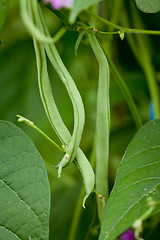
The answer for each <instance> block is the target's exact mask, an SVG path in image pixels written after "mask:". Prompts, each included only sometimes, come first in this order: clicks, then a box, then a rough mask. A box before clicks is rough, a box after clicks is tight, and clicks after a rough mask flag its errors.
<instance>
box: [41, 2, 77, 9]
mask: <svg viewBox="0 0 160 240" xmlns="http://www.w3.org/2000/svg"><path fill="white" fill-rule="evenodd" d="M43 1H44V2H45V3H50V4H51V5H52V7H53V8H54V9H60V8H63V7H66V8H69V7H71V6H72V4H73V1H74V0H43Z"/></svg>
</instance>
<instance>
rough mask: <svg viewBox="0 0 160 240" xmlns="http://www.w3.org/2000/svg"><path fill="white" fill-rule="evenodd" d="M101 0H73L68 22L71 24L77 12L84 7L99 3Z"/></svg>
mask: <svg viewBox="0 0 160 240" xmlns="http://www.w3.org/2000/svg"><path fill="white" fill-rule="evenodd" d="M100 1H102V0H83V1H82V0H74V3H73V7H72V10H71V13H70V17H69V22H70V23H71V24H72V23H74V22H75V20H76V17H77V16H78V14H79V13H80V12H81V11H83V10H84V9H86V8H88V7H90V6H91V5H93V4H96V3H99V2H100Z"/></svg>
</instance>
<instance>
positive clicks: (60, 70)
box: [37, 5, 85, 168]
mask: <svg viewBox="0 0 160 240" xmlns="http://www.w3.org/2000/svg"><path fill="white" fill-rule="evenodd" d="M37 7H38V5H37ZM37 10H38V9H37ZM37 13H38V12H37ZM38 17H39V27H40V28H41V30H42V32H43V34H44V35H46V36H48V37H50V33H49V31H48V28H47V26H46V23H45V21H44V18H43V15H42V12H41V9H40V8H39V13H38V14H37V18H38ZM44 46H45V49H46V52H47V55H48V57H49V59H50V61H51V63H52V65H53V67H54V68H55V70H56V72H57V74H58V75H59V77H60V78H61V80H62V82H63V83H64V85H65V87H66V89H67V91H68V94H69V97H70V99H71V101H72V104H73V109H74V130H73V134H72V138H71V141H70V143H69V145H68V148H67V157H64V158H63V159H62V161H61V162H60V164H59V167H60V168H61V167H63V166H65V165H66V164H67V163H68V162H71V161H73V160H74V158H75V156H76V152H77V150H78V147H79V144H80V140H81V136H82V132H83V127H84V119H85V117H84V107H83V103H82V99H81V96H80V94H79V92H78V89H77V87H76V85H75V83H74V81H73V79H72V77H71V75H70V74H69V72H68V71H67V69H66V67H65V66H64V64H63V62H62V60H61V58H60V56H59V54H58V51H57V49H56V48H55V46H54V44H44ZM68 155H69V156H68Z"/></svg>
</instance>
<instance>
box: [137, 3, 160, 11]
mask: <svg viewBox="0 0 160 240" xmlns="http://www.w3.org/2000/svg"><path fill="white" fill-rule="evenodd" d="M135 1H136V4H137V7H138V8H139V9H140V10H141V11H142V12H145V13H156V12H158V11H160V1H159V0H135Z"/></svg>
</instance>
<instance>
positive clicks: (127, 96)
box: [105, 51, 143, 129]
mask: <svg viewBox="0 0 160 240" xmlns="http://www.w3.org/2000/svg"><path fill="white" fill-rule="evenodd" d="M105 53H106V56H107V59H108V62H109V65H110V67H111V70H112V72H113V74H114V77H115V80H116V82H117V84H118V86H119V87H120V89H121V91H122V94H123V96H124V98H125V100H126V102H127V104H128V107H129V109H130V112H131V114H132V117H133V120H134V122H135V125H136V127H137V129H139V128H141V127H142V125H143V123H142V120H141V117H140V115H139V113H138V110H137V107H136V105H135V103H134V100H133V98H132V95H131V93H130V91H129V89H128V87H127V85H126V83H125V82H124V80H123V78H122V77H121V75H120V74H119V72H118V71H117V69H116V67H115V65H114V63H113V62H112V60H111V58H110V57H109V54H108V53H107V52H106V51H105Z"/></svg>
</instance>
